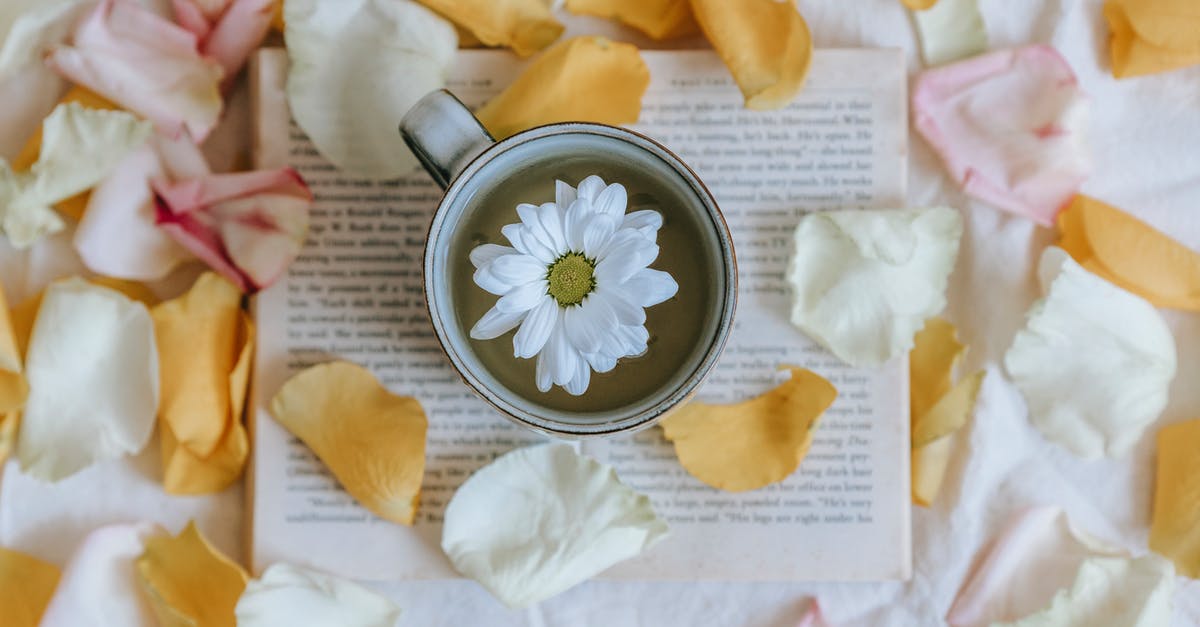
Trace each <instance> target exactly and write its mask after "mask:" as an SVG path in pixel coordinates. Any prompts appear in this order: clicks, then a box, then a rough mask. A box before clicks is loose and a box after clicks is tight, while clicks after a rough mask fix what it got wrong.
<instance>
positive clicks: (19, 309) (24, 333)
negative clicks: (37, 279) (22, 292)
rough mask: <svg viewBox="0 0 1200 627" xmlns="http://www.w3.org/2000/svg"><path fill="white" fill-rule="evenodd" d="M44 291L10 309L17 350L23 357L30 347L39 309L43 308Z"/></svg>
mask: <svg viewBox="0 0 1200 627" xmlns="http://www.w3.org/2000/svg"><path fill="white" fill-rule="evenodd" d="M44 294H45V292H44V291H42V292H38V293H37V294H35V295H33V296H31V297H29V298H28V299H26V300H25V302H23V303H21V304H20V305H17V306H16V307H13V308H12V309H10V310H9V316H10V317H9V321H10V322H11V323H12V330H13V337H14V338H15V339H16V341H17V352H18V353H20V355H21V359H24V358H25V351H26V350H27V349H28V348H29V337H30V336H31V335H32V334H33V323H34V322H35V321H36V320H37V315H38V310H39V309H41V308H42V296H43V295H44Z"/></svg>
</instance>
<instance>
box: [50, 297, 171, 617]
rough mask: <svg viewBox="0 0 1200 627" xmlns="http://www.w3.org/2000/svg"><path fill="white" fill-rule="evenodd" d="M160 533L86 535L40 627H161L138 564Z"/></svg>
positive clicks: (143, 528)
mask: <svg viewBox="0 0 1200 627" xmlns="http://www.w3.org/2000/svg"><path fill="white" fill-rule="evenodd" d="M46 297H47V298H49V297H50V295H49V294H47V295H46ZM162 533H164V531H163V530H162V528H160V527H159V526H158V525H154V524H151V523H144V522H143V523H135V524H128V525H108V526H106V527H100V528H99V529H96V530H95V531H92V532H91V533H90V534H88V535H87V537H86V538H84V539H83V542H81V543H80V545H79V548H77V549H75V554H74V555H73V556H71V560H70V561H69V562H68V563H67V567H66V568H64V569H63V573H62V579H61V580H60V582H59V584H58V588H57V589H56V590H55V592H54V597H53V598H52V599H50V604H49V606H47V607H46V613H45V614H43V615H42V622H41V624H40V625H39V627H79V626H80V625H88V627H158V621H156V620H155V618H154V610H153V609H152V608H151V607H150V604H149V603H148V602H147V601H146V598H145V597H146V595H145V594H144V593H143V592H142V590H141V584H140V583H139V581H138V575H137V569H136V568H134V560H136V559H137V558H138V556H139V555H141V554H142V552H143V551H145V545H144V543H145V542H146V541H147V540H149V539H150V538H152V537H154V536H156V535H161V534H162Z"/></svg>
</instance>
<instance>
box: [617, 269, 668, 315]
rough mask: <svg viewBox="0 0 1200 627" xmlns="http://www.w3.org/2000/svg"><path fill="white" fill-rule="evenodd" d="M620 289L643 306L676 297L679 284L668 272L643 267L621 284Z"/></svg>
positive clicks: (649, 305)
mask: <svg viewBox="0 0 1200 627" xmlns="http://www.w3.org/2000/svg"><path fill="white" fill-rule="evenodd" d="M619 290H620V292H621V293H622V294H624V295H626V296H628V297H631V298H632V300H633V302H634V303H635V304H637V305H640V306H642V307H653V306H654V305H657V304H659V303H661V302H664V301H667V300H669V299H671V298H674V296H675V294H676V293H677V292H678V291H679V284H678V283H676V282H675V279H673V278H671V275H670V274H667V273H666V272H663V271H661V270H653V269H651V268H643V269H641V270H638V271H637V272H635V273H634V274H633V276H631V277H629V280H627V281H625V283H623V284H621V285H620V286H619Z"/></svg>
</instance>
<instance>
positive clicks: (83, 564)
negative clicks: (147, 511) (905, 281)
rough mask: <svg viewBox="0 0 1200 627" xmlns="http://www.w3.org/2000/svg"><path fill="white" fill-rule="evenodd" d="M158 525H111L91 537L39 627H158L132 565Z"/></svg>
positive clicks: (65, 573) (72, 563)
mask: <svg viewBox="0 0 1200 627" xmlns="http://www.w3.org/2000/svg"><path fill="white" fill-rule="evenodd" d="M164 533H166V532H165V531H164V530H163V529H161V528H160V527H159V526H158V525H154V524H150V523H136V524H130V525H109V526H107V527H100V528H99V529H96V530H95V531H93V532H91V533H90V534H88V536H87V537H86V538H84V539H83V542H81V543H80V545H79V548H78V549H76V550H75V554H74V555H73V556H71V561H70V562H68V563H67V567H66V568H65V569H63V573H62V578H61V579H60V580H59V583H58V588H57V589H56V590H55V591H54V596H53V597H51V599H50V604H49V605H48V606H47V607H46V611H45V613H44V614H42V622H41V623H40V627H80V626H81V625H88V627H156V626H157V625H158V621H157V620H156V619H155V618H154V610H153V609H152V608H151V607H150V606H149V604H148V603H147V601H146V593H145V592H143V591H142V585H141V581H140V580H139V578H138V574H137V570H136V567H135V566H134V560H136V559H137V558H138V557H140V556H141V554H142V552H143V551H144V550H145V541H146V540H147V539H149V538H150V537H152V536H156V535H162V534H164Z"/></svg>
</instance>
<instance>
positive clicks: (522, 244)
mask: <svg viewBox="0 0 1200 627" xmlns="http://www.w3.org/2000/svg"><path fill="white" fill-rule="evenodd" d="M500 234H501V235H503V236H504V237H505V238H506V239H508V241H509V243H511V244H512V245H513V247H514V248H516V249H517V250H518V251H519V252H521V253H523V254H526V255H530V256H532V257H533V258H535V259H537V260H538V261H541V262H542V263H545V264H547V265H549V264H551V263H553V262H554V260H555V259H557V258H558V255H556V254H555V253H554V251H553V250H551V249H550V247H548V246H546V245H544V244H542V243H540V242H538V241H537V238H536V237H534V236H533V235H532V234H531V233H530V232H529V230H528V229H526V228H525V227H524V226H522V225H521V224H506V225H504V227H502V228H501V229H500Z"/></svg>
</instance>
